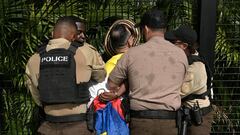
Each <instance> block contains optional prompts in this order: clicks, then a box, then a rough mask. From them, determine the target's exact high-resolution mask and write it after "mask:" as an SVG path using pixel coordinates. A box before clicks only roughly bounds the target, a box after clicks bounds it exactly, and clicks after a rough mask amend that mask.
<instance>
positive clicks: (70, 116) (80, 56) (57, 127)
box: [26, 16, 106, 135]
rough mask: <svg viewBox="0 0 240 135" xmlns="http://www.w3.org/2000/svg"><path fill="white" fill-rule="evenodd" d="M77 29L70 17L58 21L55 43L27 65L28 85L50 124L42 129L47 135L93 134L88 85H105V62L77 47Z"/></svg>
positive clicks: (89, 49)
mask: <svg viewBox="0 0 240 135" xmlns="http://www.w3.org/2000/svg"><path fill="white" fill-rule="evenodd" d="M77 34H78V33H77V26H76V24H75V22H74V20H73V19H72V18H71V17H69V16H64V17H61V18H59V19H58V21H57V23H56V24H55V26H54V30H53V37H52V38H53V39H52V40H50V41H49V42H48V44H47V45H46V46H43V47H41V48H40V49H39V51H38V52H37V53H35V54H34V55H33V56H31V58H30V59H29V61H28V63H27V65H26V84H27V87H28V89H29V90H30V92H31V94H32V97H33V99H34V101H35V102H36V104H37V105H38V106H42V107H43V108H44V112H45V114H46V120H45V122H43V123H42V124H41V125H40V127H39V128H38V132H39V133H40V134H43V135H59V134H61V135H74V134H84V135H87V134H92V133H91V132H90V131H88V129H87V125H86V110H87V105H86V104H87V102H88V101H89V91H88V84H87V83H88V82H89V80H90V79H93V80H96V81H97V82H102V81H103V80H104V78H105V76H106V72H105V70H104V62H103V61H102V59H101V57H100V55H99V53H98V52H97V50H96V49H95V48H94V47H92V46H90V45H78V46H77V47H76V42H73V41H75V40H76V39H77ZM74 44H75V45H74Z"/></svg>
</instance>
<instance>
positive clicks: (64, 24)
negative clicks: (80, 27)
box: [53, 16, 77, 41]
mask: <svg viewBox="0 0 240 135" xmlns="http://www.w3.org/2000/svg"><path fill="white" fill-rule="evenodd" d="M76 37H77V26H76V24H75V21H74V20H73V19H72V18H71V17H69V16H64V17H60V18H59V19H58V20H57V23H56V24H55V26H54V30H53V38H54V39H56V38H65V39H67V40H69V41H74V40H75V39H76Z"/></svg>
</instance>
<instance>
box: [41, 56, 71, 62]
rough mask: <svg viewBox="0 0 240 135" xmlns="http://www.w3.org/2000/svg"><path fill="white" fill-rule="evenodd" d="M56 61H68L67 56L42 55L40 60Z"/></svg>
mask: <svg viewBox="0 0 240 135" xmlns="http://www.w3.org/2000/svg"><path fill="white" fill-rule="evenodd" d="M57 61H65V62H67V61H68V56H48V57H43V58H42V59H41V62H57Z"/></svg>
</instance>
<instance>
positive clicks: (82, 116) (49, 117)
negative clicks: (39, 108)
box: [46, 113, 86, 122]
mask: <svg viewBox="0 0 240 135" xmlns="http://www.w3.org/2000/svg"><path fill="white" fill-rule="evenodd" d="M46 120H47V121H49V122H74V121H85V120H86V113H81V114H74V115H67V116H52V115H48V114H46Z"/></svg>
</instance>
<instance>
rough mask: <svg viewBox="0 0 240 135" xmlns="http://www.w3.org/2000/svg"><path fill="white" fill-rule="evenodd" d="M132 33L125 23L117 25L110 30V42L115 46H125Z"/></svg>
mask: <svg viewBox="0 0 240 135" xmlns="http://www.w3.org/2000/svg"><path fill="white" fill-rule="evenodd" d="M130 35H131V32H130V30H129V29H128V28H127V27H126V26H124V24H119V25H115V26H114V27H113V28H112V30H111V32H110V42H111V44H112V46H113V48H115V49H118V48H121V47H124V46H125V45H126V43H127V40H128V38H129V37H130Z"/></svg>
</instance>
